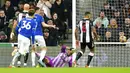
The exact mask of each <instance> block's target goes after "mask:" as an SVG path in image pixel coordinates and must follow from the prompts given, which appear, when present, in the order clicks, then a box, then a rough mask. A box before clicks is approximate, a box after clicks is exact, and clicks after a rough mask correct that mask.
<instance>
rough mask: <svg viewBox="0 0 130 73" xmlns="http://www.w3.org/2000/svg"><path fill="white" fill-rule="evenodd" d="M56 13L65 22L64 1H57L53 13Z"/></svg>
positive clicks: (53, 6)
mask: <svg viewBox="0 0 130 73" xmlns="http://www.w3.org/2000/svg"><path fill="white" fill-rule="evenodd" d="M54 12H56V13H57V14H58V17H59V19H60V20H61V21H62V22H64V21H66V18H65V6H64V1H63V0H56V1H55V3H54V4H53V5H52V13H54Z"/></svg>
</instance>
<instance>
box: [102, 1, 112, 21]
mask: <svg viewBox="0 0 130 73" xmlns="http://www.w3.org/2000/svg"><path fill="white" fill-rule="evenodd" d="M113 12H114V11H113V10H112V9H111V7H110V5H109V3H104V13H105V15H106V17H107V18H108V19H109V20H110V19H111V18H112V15H113Z"/></svg>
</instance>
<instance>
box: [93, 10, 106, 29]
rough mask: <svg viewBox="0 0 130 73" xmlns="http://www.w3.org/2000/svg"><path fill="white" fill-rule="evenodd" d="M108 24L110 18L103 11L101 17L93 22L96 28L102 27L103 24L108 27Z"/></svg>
mask: <svg viewBox="0 0 130 73" xmlns="http://www.w3.org/2000/svg"><path fill="white" fill-rule="evenodd" d="M108 24H109V21H108V18H107V17H106V16H105V14H104V12H103V11H101V12H100V15H99V17H98V18H97V19H95V21H94V22H93V25H94V26H95V27H96V28H100V27H101V26H103V27H104V28H107V27H108Z"/></svg>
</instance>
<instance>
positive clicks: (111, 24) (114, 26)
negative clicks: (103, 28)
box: [108, 18, 118, 28]
mask: <svg viewBox="0 0 130 73" xmlns="http://www.w3.org/2000/svg"><path fill="white" fill-rule="evenodd" d="M108 28H118V24H117V21H116V20H115V19H114V18H112V19H111V20H110V24H109V25H108Z"/></svg>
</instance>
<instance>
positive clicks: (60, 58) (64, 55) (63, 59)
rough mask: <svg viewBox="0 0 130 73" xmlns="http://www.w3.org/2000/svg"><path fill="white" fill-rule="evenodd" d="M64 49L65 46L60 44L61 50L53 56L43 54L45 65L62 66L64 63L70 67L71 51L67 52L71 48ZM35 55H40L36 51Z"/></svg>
mask: <svg viewBox="0 0 130 73" xmlns="http://www.w3.org/2000/svg"><path fill="white" fill-rule="evenodd" d="M66 50H67V49H66V47H65V46H62V48H61V52H60V53H59V54H58V55H57V56H56V57H55V58H53V57H49V56H45V58H44V60H43V61H44V62H45V63H46V65H47V67H64V66H65V65H66V64H68V66H69V67H72V53H71V54H69V53H68V51H69V52H71V51H72V48H70V49H68V51H66ZM36 55H37V57H39V56H40V54H38V53H36Z"/></svg>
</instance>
